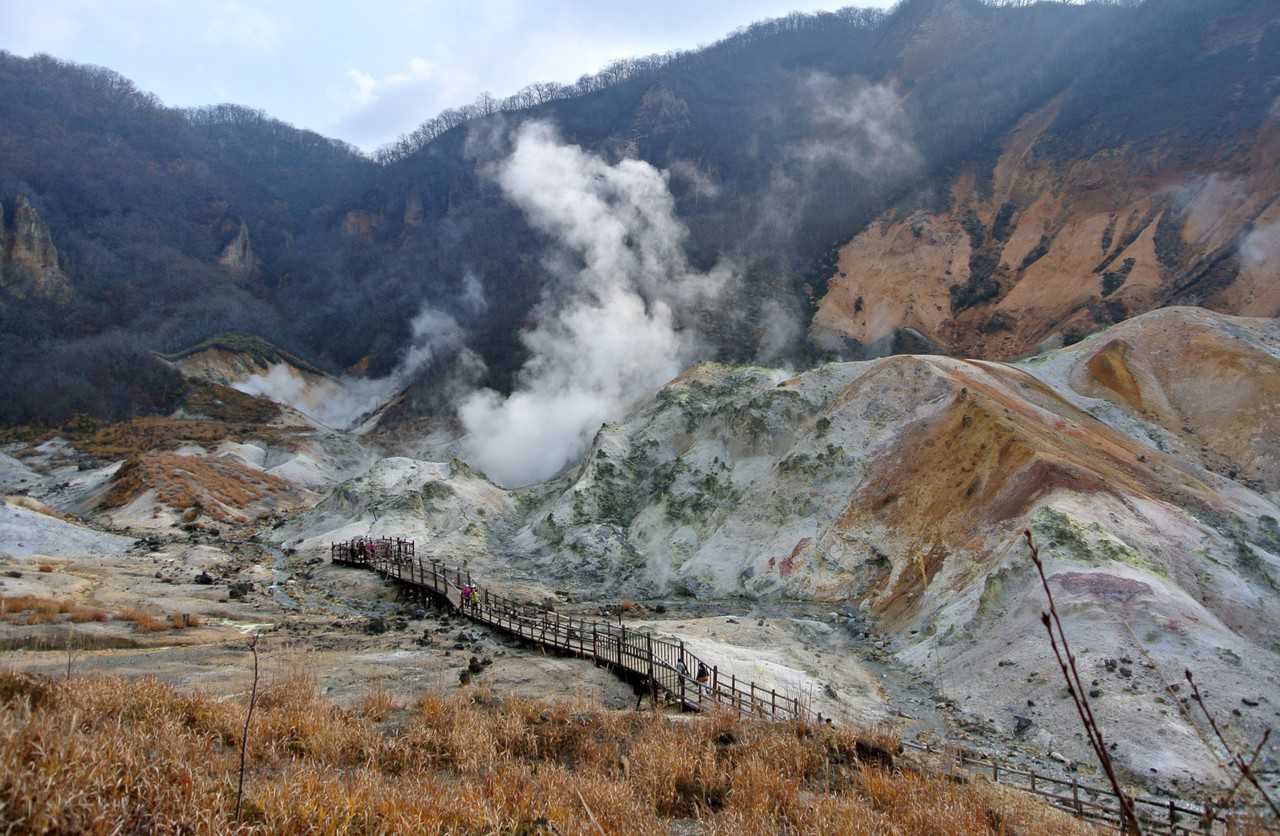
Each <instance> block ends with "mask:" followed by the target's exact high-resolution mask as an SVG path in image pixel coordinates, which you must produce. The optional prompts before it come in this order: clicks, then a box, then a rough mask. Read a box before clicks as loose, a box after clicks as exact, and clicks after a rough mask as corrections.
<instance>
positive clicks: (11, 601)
mask: <svg viewBox="0 0 1280 836" xmlns="http://www.w3.org/2000/svg"><path fill="white" fill-rule="evenodd" d="M111 618H112V616H111V614H110V613H108V612H107V611H106V610H102V609H99V608H97V607H90V606H85V605H83V604H77V603H76V602H74V601H69V600H57V599H55V598H42V597H40V596H39V595H9V596H0V622H5V623H8V624H16V625H25V626H31V625H35V624H60V623H64V622H71V623H72V624H84V623H86V622H89V621H98V622H102V621H109V620H111ZM115 618H116V619H118V620H120V621H131V622H133V626H134V629H135V630H137V631H138V632H140V633H154V632H159V631H160V630H169V629H174V630H181V629H183V628H185V627H198V626H199V625H200V618H199V617H198V616H195V615H191V614H188V613H175V614H173V615H172V616H170V617H169V618H168V619H163V618H156V617H155V616H153V615H150V614H149V613H146V612H143V611H142V610H139V609H132V608H130V609H125V610H121V611H120V612H118V613H116V614H115Z"/></svg>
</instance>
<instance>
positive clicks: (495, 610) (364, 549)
mask: <svg viewBox="0 0 1280 836" xmlns="http://www.w3.org/2000/svg"><path fill="white" fill-rule="evenodd" d="M330 554H331V558H332V560H333V562H334V563H339V564H345V565H351V566H363V567H366V568H369V569H373V570H374V571H376V572H378V573H379V574H381V575H382V576H383V577H386V578H390V579H391V580H394V581H397V582H399V583H401V584H403V585H405V586H407V587H410V588H412V589H413V590H415V591H417V592H420V593H424V594H428V595H431V596H433V597H435V598H437V599H441V600H445V601H447V602H448V603H449V605H450V606H452V607H453V608H454V609H457V610H458V611H460V612H461V613H463V614H464V615H466V616H467V617H468V618H471V619H472V620H474V621H478V622H480V623H482V624H487V625H489V626H491V627H494V628H495V629H498V630H501V631H503V632H506V633H509V634H511V635H514V636H517V637H519V638H521V639H524V640H525V641H529V642H532V643H534V644H538V645H541V646H543V647H547V648H551V649H553V650H556V651H559V652H561V653H568V654H572V655H575V656H581V657H584V658H588V659H591V660H592V661H593V662H594V663H596V664H597V665H607V666H610V667H611V668H613V669H614V670H615V671H616V672H618V673H621V674H622V675H623V676H625V677H627V678H628V679H631V680H633V681H635V682H642V683H646V684H647V685H648V686H649V687H650V688H651V690H652V692H653V695H654V698H655V699H657V698H659V697H662V698H665V699H667V700H668V701H670V702H673V703H676V704H678V705H680V706H682V707H683V708H685V709H688V710H694V711H697V710H702V709H704V708H708V707H710V706H711V705H720V706H724V707H726V708H730V709H732V710H734V711H737V712H738V713H740V714H743V715H745V716H749V717H760V718H768V719H773V720H808V721H812V722H829V718H827V717H823V716H822V714H821V712H815V711H812V710H811V709H810V708H809V706H808V705H807V704H806V703H805V702H804V700H803V699H801V698H800V697H799V696H794V695H789V694H785V693H779V692H778V690H777V689H776V688H764V687H763V686H758V685H756V683H755V682H739V681H738V677H737V676H736V675H735V674H732V673H730V674H728V675H722V674H721V672H720V669H719V667H718V666H717V665H715V664H709V663H708V662H707V661H706V660H703V659H702V658H700V657H699V656H697V655H696V654H695V653H693V652H691V651H690V650H689V649H688V648H686V647H685V646H684V643H683V642H680V641H669V640H667V639H663V638H660V637H655V636H654V635H653V634H652V633H651V632H649V631H647V630H635V629H632V630H628V629H627V627H626V625H625V624H614V623H612V622H608V621H598V620H594V619H585V618H575V617H573V616H565V615H561V614H560V613H557V612H554V611H551V610H547V609H545V608H543V607H538V606H535V605H532V604H528V603H525V602H521V601H516V600H515V599H513V598H508V597H506V596H504V595H499V594H497V593H495V592H492V591H490V590H488V589H481V588H479V587H477V586H476V585H475V583H474V580H473V579H472V577H471V573H470V571H468V570H466V569H461V568H457V567H449V566H446V565H445V564H443V563H441V562H440V561H436V560H430V559H428V560H425V561H424V560H422V559H421V558H419V557H417V556H416V554H415V551H414V545H413V542H412V541H410V540H399V539H389V538H382V539H361V540H352V541H350V542H346V543H333V544H331V545H330ZM466 586H470V587H472V588H473V589H474V590H475V591H474V592H473V593H472V596H471V598H470V599H469V600H463V596H462V590H463V587H466ZM700 666H703V667H705V669H706V671H707V676H706V680H705V681H704V682H699V681H698V677H697V672H698V670H699V667H700Z"/></svg>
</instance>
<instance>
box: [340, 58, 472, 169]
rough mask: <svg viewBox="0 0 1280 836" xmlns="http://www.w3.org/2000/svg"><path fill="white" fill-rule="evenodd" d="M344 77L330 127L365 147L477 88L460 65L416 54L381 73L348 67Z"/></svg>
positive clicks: (455, 102)
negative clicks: (340, 104)
mask: <svg viewBox="0 0 1280 836" xmlns="http://www.w3.org/2000/svg"><path fill="white" fill-rule="evenodd" d="M347 81H348V82H349V84H350V86H349V87H348V88H347V89H346V91H345V95H346V98H347V102H348V106H347V110H346V112H345V113H344V114H343V115H342V117H341V118H340V119H339V120H338V122H337V124H336V125H335V126H334V128H333V130H334V131H335V132H336V133H337V134H339V135H340V136H342V137H343V138H345V139H348V140H349V141H351V142H354V143H356V144H357V145H360V146H361V147H363V148H365V149H366V150H371V149H372V148H374V147H376V146H377V145H380V144H382V143H384V142H386V141H387V140H389V139H391V138H392V137H394V136H396V135H398V134H401V133H405V132H407V131H411V130H413V129H414V128H416V127H417V126H418V125H419V124H420V123H421V122H422V120H423V119H424V118H425V117H426V116H427V115H429V114H432V113H438V112H439V111H441V110H443V109H444V108H445V107H448V106H451V105H458V104H461V103H463V102H466V101H470V100H471V99H472V98H474V96H475V93H474V92H473V89H474V88H475V87H476V86H477V82H476V80H475V79H474V78H473V77H472V76H471V74H470V73H469V72H467V71H466V70H465V69H463V68H461V67H459V66H457V65H450V66H444V65H438V64H435V63H432V62H431V61H428V60H427V59H425V58H422V57H421V56H413V57H411V58H409V60H408V61H407V62H406V63H405V65H404V66H403V67H401V68H398V69H396V70H394V71H392V72H390V73H387V74H386V75H382V76H376V75H374V74H372V73H369V72H366V71H364V70H360V69H349V70H347Z"/></svg>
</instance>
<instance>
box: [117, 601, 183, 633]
mask: <svg viewBox="0 0 1280 836" xmlns="http://www.w3.org/2000/svg"><path fill="white" fill-rule="evenodd" d="M116 618H119V619H120V620H121V621H131V622H133V629H134V630H136V631H138V632H139V633H159V632H160V631H162V630H168V629H169V626H170V625H169V623H168V622H166V621H162V620H160V619H158V618H156V617H155V616H153V615H151V614H149V613H145V612H143V611H142V610H139V609H135V608H133V607H129V608H128V609H123V610H121V611H120V612H118V613H116Z"/></svg>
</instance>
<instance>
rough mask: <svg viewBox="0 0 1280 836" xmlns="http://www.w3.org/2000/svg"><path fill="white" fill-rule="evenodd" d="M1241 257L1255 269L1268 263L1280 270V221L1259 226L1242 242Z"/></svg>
mask: <svg viewBox="0 0 1280 836" xmlns="http://www.w3.org/2000/svg"><path fill="white" fill-rule="evenodd" d="M1240 257H1241V258H1242V259H1243V260H1244V263H1245V264H1246V265H1247V266H1249V267H1252V268H1254V269H1259V270H1260V269H1262V268H1263V267H1264V266H1266V265H1267V264H1270V265H1272V266H1273V267H1275V268H1276V269H1277V270H1280V221H1275V222H1273V223H1271V224H1268V225H1267V226H1263V227H1259V228H1257V229H1255V230H1253V231H1252V232H1250V233H1249V234H1248V235H1247V236H1245V239H1244V241H1242V242H1240Z"/></svg>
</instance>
